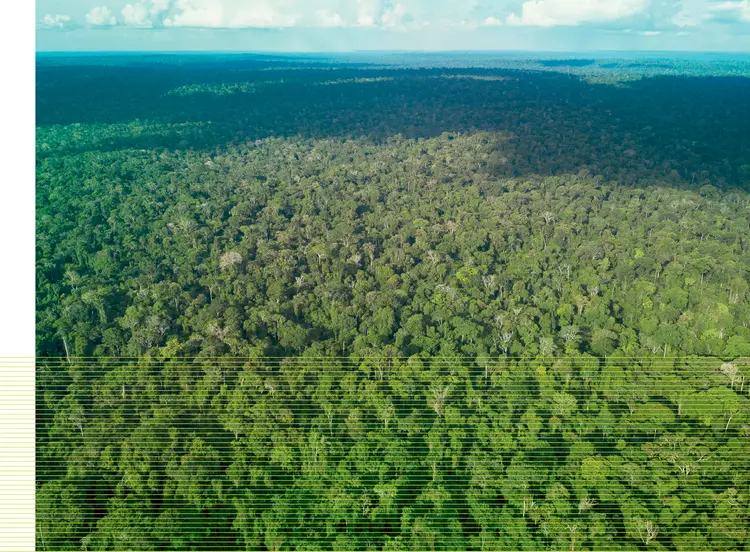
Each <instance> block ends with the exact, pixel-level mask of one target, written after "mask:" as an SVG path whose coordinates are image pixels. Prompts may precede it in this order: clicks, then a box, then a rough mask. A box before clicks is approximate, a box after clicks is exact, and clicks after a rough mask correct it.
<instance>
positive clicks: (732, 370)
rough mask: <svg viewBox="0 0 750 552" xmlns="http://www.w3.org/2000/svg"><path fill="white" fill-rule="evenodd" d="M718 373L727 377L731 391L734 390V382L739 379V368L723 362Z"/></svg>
mask: <svg viewBox="0 0 750 552" xmlns="http://www.w3.org/2000/svg"><path fill="white" fill-rule="evenodd" d="M719 371H720V372H721V373H722V374H724V375H725V376H726V377H727V379H728V380H729V383H730V385H731V386H732V389H734V384H735V382H736V381H738V380H739V379H740V378H739V376H740V370H739V368H737V366H736V365H735V364H733V363H732V362H725V363H723V364H722V365H721V366H720V367H719Z"/></svg>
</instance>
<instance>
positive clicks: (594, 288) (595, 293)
mask: <svg viewBox="0 0 750 552" xmlns="http://www.w3.org/2000/svg"><path fill="white" fill-rule="evenodd" d="M587 289H588V292H589V297H596V296H598V295H599V286H591V287H589V288H587Z"/></svg>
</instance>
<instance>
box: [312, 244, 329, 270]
mask: <svg viewBox="0 0 750 552" xmlns="http://www.w3.org/2000/svg"><path fill="white" fill-rule="evenodd" d="M313 254H314V255H315V256H316V257H317V258H318V266H320V265H321V264H323V259H325V258H326V251H325V249H323V247H315V248H314V249H313Z"/></svg>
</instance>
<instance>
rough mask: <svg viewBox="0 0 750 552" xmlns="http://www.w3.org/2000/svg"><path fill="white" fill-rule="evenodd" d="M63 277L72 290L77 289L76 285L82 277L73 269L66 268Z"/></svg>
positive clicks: (79, 283)
mask: <svg viewBox="0 0 750 552" xmlns="http://www.w3.org/2000/svg"><path fill="white" fill-rule="evenodd" d="M65 279H66V280H68V283H69V284H70V286H71V287H72V288H73V289H74V290H78V286H79V285H81V282H82V281H83V279H82V278H81V277H80V275H79V274H78V273H77V272H76V271H75V270H68V271H66V272H65Z"/></svg>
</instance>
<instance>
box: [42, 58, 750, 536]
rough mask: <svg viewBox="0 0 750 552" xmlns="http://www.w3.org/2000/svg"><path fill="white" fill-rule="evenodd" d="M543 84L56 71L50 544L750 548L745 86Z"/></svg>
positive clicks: (237, 62) (279, 66) (290, 66)
mask: <svg viewBox="0 0 750 552" xmlns="http://www.w3.org/2000/svg"><path fill="white" fill-rule="evenodd" d="M542 61H543V60H536V61H533V60H526V61H523V62H521V61H508V62H507V64H508V66H511V65H512V66H513V67H515V68H516V69H534V70H535V71H537V72H533V73H526V72H523V71H510V70H507V67H506V69H505V70H491V69H487V68H484V69H480V68H474V69H467V68H466V67H463V68H460V69H457V68H454V69H451V68H450V67H445V66H442V67H439V68H432V69H422V70H409V69H400V70H395V69H394V68H393V67H389V68H386V67H372V66H361V67H360V66H353V65H338V66H331V67H320V66H317V65H311V64H305V63H303V62H299V63H297V62H293V61H289V62H288V63H286V64H284V63H281V62H279V61H278V60H277V61H274V62H273V63H271V62H261V61H259V60H248V59H246V58H241V59H239V58H238V59H234V60H224V61H222V62H216V65H215V66H214V67H213V69H212V70H208V69H206V67H205V66H203V65H202V63H203V62H196V61H190V62H189V63H187V62H186V63H185V65H184V66H179V67H177V66H173V65H171V64H170V63H164V64H160V65H159V66H158V71H156V69H154V67H156V66H151V65H149V64H148V63H143V64H134V65H128V64H127V63H124V62H123V63H124V64H123V65H121V66H118V67H106V66H99V65H97V64H96V63H90V64H88V65H85V66H84V65H78V66H68V65H65V64H61V65H59V66H57V65H55V64H49V65H45V64H44V63H42V64H40V67H39V73H38V82H37V86H38V95H37V96H38V125H39V126H38V128H37V137H38V143H37V150H38V152H37V153H38V156H37V228H38V234H37V305H38V309H37V347H38V352H39V355H40V356H41V357H43V359H42V360H41V361H40V363H39V372H38V388H39V393H38V433H37V438H38V460H37V479H38V493H37V520H38V524H37V543H38V547H39V548H40V549H41V550H82V549H83V550H93V549H96V550H109V549H112V550H115V549H117V550H122V549H133V550H135V549H137V550H155V549H190V550H227V549H245V550H247V549H252V550H262V549H267V550H290V549H308V550H309V549H315V550H319V549H336V550H365V549H385V550H404V549H433V550H436V549H451V550H461V549H479V550H498V549H514V550H540V549H551V550H552V549H553V550H560V549H570V550H575V549H581V550H583V549H597V550H599V549H601V550H605V549H646V548H670V549H722V550H724V549H743V548H747V543H748V532H747V529H746V528H747V526H748V523H747V521H748V519H747V516H748V511H750V502H749V501H750V495H749V494H748V488H750V480H749V479H748V477H749V476H748V473H750V471H749V470H748V467H749V466H748V460H747V459H748V458H750V449H749V448H748V443H749V442H750V441H749V439H748V437H750V434H749V432H750V429H748V428H749V427H750V411H749V408H750V407H749V403H748V392H750V382H747V381H746V380H747V376H748V373H749V372H748V362H747V357H750V330H748V327H750V293H749V291H750V286H749V285H748V283H747V282H748V278H749V276H750V272H749V271H750V240H748V237H747V233H748V227H750V226H749V225H750V209H749V208H750V199H748V195H747V190H748V185H749V184H750V180H749V179H750V172H748V170H746V168H747V167H750V161H749V160H748V157H747V156H748V152H750V147H749V145H750V135H749V134H748V133H747V128H750V109H749V107H748V106H750V103H748V102H747V101H746V99H747V98H746V88H747V87H746V84H744V81H743V82H742V83H740V82H735V81H732V80H731V79H728V80H727V81H726V82H724V84H721V85H720V84H719V83H717V82H716V81H714V80H705V81H704V80H700V79H690V78H682V79H680V78H675V77H663V78H660V79H651V78H645V77H649V76H653V75H656V74H662V75H664V74H666V75H669V74H671V73H672V71H673V69H674V67H677V66H678V65H679V64H678V63H677V62H675V65H674V66H669V67H671V68H669V67H668V68H664V67H662V68H659V67H657V66H656V65H654V64H653V63H645V62H644V63H645V65H646V66H645V67H644V68H643V70H642V71H641V73H642V75H641V76H642V77H644V78H641V77H638V78H636V77H634V76H633V73H634V71H635V68H633V67H629V66H628V65H627V64H623V63H620V62H618V63H616V64H615V66H613V67H611V68H606V67H604V66H603V64H602V63H598V64H597V63H595V62H593V61H592V62H591V63H590V64H589V63H583V64H581V63H578V64H576V63H573V64H572V65H571V64H570V63H569V61H570V60H568V62H566V63H567V64H562V65H560V64H555V63H551V64H550V63H546V64H545V63H543V62H542ZM113 63H114V62H113ZM118 63H119V62H118ZM425 63H426V65H430V63H432V62H429V63H428V62H425ZM488 63H489V62H488ZM591 65H595V66H596V67H590V66H591ZM698 65H700V64H698ZM561 67H562V68H564V71H563V69H560V68H561ZM568 69H570V71H571V75H572V76H571V75H568V74H565V73H566V72H567V70H568ZM605 69H606V71H605V72H604V74H606V77H602V74H603V73H602V70H605ZM610 69H611V71H610ZM730 69H731V68H730ZM154 71H156V72H154ZM561 71H563V72H561ZM607 71H609V72H607ZM696 71H697V70H696ZM729 72H730V73H731V72H732V70H730V71H729ZM156 75H158V76H156ZM152 77H153V78H152ZM577 77H585V79H588V80H589V82H597V83H601V82H603V81H606V82H607V83H609V84H612V83H613V82H615V83H617V84H619V85H620V87H608V86H592V85H590V84H589V83H587V82H586V80H585V79H579V78H577ZM717 80H719V79H717ZM730 81H731V82H730ZM625 84H627V86H625ZM334 85H335V86H334ZM684 113H694V114H696V116H695V117H685V116H684ZM561 354H564V355H565V357H564V358H560V357H558V356H557V355H561ZM81 357H93V358H91V359H90V360H88V361H83V360H82V359H81ZM108 357H120V360H118V361H115V360H107V358H108ZM719 357H720V358H719ZM125 358H127V360H126V359H125Z"/></svg>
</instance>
